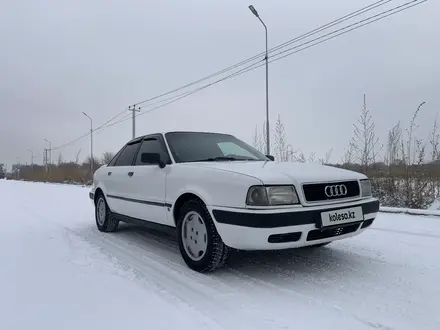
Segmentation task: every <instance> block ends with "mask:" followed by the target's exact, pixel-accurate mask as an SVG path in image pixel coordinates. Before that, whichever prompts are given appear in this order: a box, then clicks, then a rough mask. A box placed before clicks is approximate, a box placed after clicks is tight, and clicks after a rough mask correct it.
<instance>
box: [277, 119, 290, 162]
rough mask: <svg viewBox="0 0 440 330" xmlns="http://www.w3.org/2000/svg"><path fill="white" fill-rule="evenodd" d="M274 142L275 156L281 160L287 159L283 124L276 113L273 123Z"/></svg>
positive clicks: (286, 144)
mask: <svg viewBox="0 0 440 330" xmlns="http://www.w3.org/2000/svg"><path fill="white" fill-rule="evenodd" d="M274 142H275V156H276V157H277V158H278V160H280V161H282V162H285V161H287V160H288V159H289V154H288V148H287V146H288V143H287V137H286V132H285V130H284V124H283V123H282V122H281V116H280V115H278V118H277V121H276V124H275V136H274Z"/></svg>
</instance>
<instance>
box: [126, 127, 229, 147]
mask: <svg viewBox="0 0 440 330" xmlns="http://www.w3.org/2000/svg"><path fill="white" fill-rule="evenodd" d="M167 133H202V134H224V135H231V134H229V133H224V132H212V131H184V130H175V131H166V132H155V133H150V134H146V135H142V136H138V137H136V138H134V139H131V140H130V141H128V142H127V144H133V143H136V142H139V141H141V140H143V139H145V138H146V137H149V136H152V135H163V136H164V135H165V134H167Z"/></svg>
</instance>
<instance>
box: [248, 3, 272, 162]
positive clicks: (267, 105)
mask: <svg viewBox="0 0 440 330" xmlns="http://www.w3.org/2000/svg"><path fill="white" fill-rule="evenodd" d="M249 10H250V11H251V12H252V14H254V15H255V17H257V18H258V19H259V20H260V22H261V24H263V26H264V31H265V32H266V56H265V58H264V59H265V61H266V154H267V155H270V131H269V48H268V38H267V26H266V24H264V22H263V20H262V19H261V17H260V15H259V14H258V11H257V10H256V9H255V7H254V6H252V5H250V6H249Z"/></svg>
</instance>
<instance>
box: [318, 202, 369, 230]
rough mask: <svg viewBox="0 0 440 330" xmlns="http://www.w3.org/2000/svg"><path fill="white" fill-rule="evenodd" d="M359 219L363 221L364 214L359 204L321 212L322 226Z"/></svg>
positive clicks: (357, 220) (336, 224)
mask: <svg viewBox="0 0 440 330" xmlns="http://www.w3.org/2000/svg"><path fill="white" fill-rule="evenodd" d="M360 221H364V214H363V212H362V207H361V206H358V207H350V208H346V209H339V210H332V211H326V212H321V227H322V228H325V227H333V226H338V225H343V224H347V223H352V222H360Z"/></svg>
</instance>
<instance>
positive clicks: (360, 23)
mask: <svg viewBox="0 0 440 330" xmlns="http://www.w3.org/2000/svg"><path fill="white" fill-rule="evenodd" d="M390 1H391V0H387V1H386V2H384V3H383V4H385V3H388V2H390ZM427 1H428V0H411V1H408V2H406V3H404V4H402V5H399V6H396V7H393V8H391V9H389V10H386V11H383V12H381V13H379V14H376V15H373V16H370V17H368V18H366V19H363V20H361V21H358V22H356V23H353V24H350V25H347V26H344V27H342V28H340V29H337V30H335V31H332V32H330V33H327V34H325V35H323V36H320V37H317V38H315V39H312V40H309V41H307V42H304V43H302V44H300V45H297V46H295V47H291V48H289V49H286V50H283V51H280V52H278V53H276V54H274V55H273V56H271V57H275V58H274V59H272V60H270V61H269V62H270V63H271V62H275V61H278V60H281V59H283V58H285V57H288V56H291V55H293V54H296V53H298V52H300V51H303V50H306V49H308V48H311V47H313V46H316V45H318V44H321V43H323V42H325V41H328V40H331V39H334V38H336V37H338V36H340V35H343V34H346V33H348V32H351V31H353V30H356V29H358V28H360V27H363V26H366V25H369V24H371V23H374V22H376V21H379V20H382V19H384V18H386V17H389V16H391V15H394V14H397V13H399V12H401V11H404V10H407V9H410V8H412V7H414V6H418V5H421V4H422V3H424V2H427ZM382 2H383V0H382V1H379V2H376V3H374V4H372V5H370V6H367V7H364V8H362V9H360V10H357V11H356V12H353V13H352V14H349V15H345V16H344V17H348V18H347V19H350V18H353V17H355V16H357V15H359V14H361V13H364V12H366V11H368V10H371V9H373V8H371V7H372V6H375V7H374V8H377V7H378V6H379V5H383V4H382ZM365 8H370V9H368V10H366V9H365ZM355 13H357V15H355V16H353V15H354V14H355ZM384 14H386V15H384ZM344 17H342V18H340V19H337V20H335V21H333V22H337V21H340V22H342V21H345V20H347V19H344V20H342V19H343V18H344ZM373 18H374V19H373ZM333 22H331V23H328V24H326V25H324V26H328V25H331V24H333ZM340 22H339V23H340ZM333 25H335V24H333ZM333 25H332V26H333ZM324 26H323V27H324ZM347 29H348V30H347ZM315 30H319V31H318V32H320V31H322V27H321V28H318V29H315ZM315 30H313V31H315ZM344 30H346V31H344ZM338 32H340V33H338ZM310 33H311V32H309V33H307V34H304V35H307V36H309V35H312V34H310ZM315 33H317V32H315ZM332 34H335V35H333V36H331V35H332ZM304 35H303V36H304ZM325 37H328V38H325ZM300 38H302V36H300V37H297V38H295V39H292V40H300ZM322 38H325V39H323V40H320V39H322ZM292 40H290V41H288V42H285V43H283V44H282V45H287V44H289V43H290V44H291V43H293V42H292ZM317 40H320V41H318V42H315V43H313V42H314V41H317ZM304 45H308V46H306V47H303V48H301V47H302V46H304ZM282 47H284V46H281V45H279V46H276V47H274V48H273V49H280V48H282ZM298 48H299V49H298ZM294 49H296V50H295V51H293V52H291V51H292V50H294ZM271 52H273V50H271ZM286 53H287V54H286ZM282 54H284V55H283V56H280V55H282ZM261 55H264V53H262V54H261ZM261 55H256V56H255V57H253V58H251V59H252V60H254V59H256V58H258V56H261ZM246 61H247V62H249V61H250V59H248V60H245V61H242V62H240V63H238V64H236V65H234V66H231V67H229V68H226V69H223V70H221V71H218V73H214V74H212V75H210V76H207V77H205V78H202V79H199V80H198V81H196V82H193V83H190V84H187V85H185V86H182V87H180V88H177V89H175V90H173V91H170V92H167V93H163V94H161V95H158V96H156V97H153V98H150V99H148V100H144V101H142V102H139V103H136V105H138V104H143V103H146V102H148V101H150V100H155V99H158V98H160V97H162V96H165V95H169V94H171V93H173V92H176V91H178V90H181V89H184V88H186V87H188V86H191V85H194V84H196V83H198V82H200V81H203V80H206V79H209V78H211V77H214V76H216V75H218V74H219V72H226V71H230V68H233V67H238V66H239V64H242V63H245V62H246ZM261 61H262V60H261V59H260V60H259V61H258V62H256V63H253V64H251V65H249V66H247V67H245V68H243V69H240V70H238V71H236V72H234V73H232V74H229V75H228V76H226V77H223V78H221V79H218V80H216V81H214V82H211V83H209V84H207V85H204V86H202V87H199V88H196V89H194V90H191V91H187V92H184V93H181V94H178V95H175V96H173V97H169V98H167V99H164V100H160V101H157V102H155V103H153V104H149V105H144V106H142V107H141V108H145V107H148V106H152V105H154V104H158V103H162V102H166V101H169V102H166V103H164V104H161V105H159V106H157V107H154V108H152V109H149V110H146V111H143V112H141V113H139V114H138V115H137V116H141V115H144V114H147V113H150V112H152V111H155V110H157V109H160V108H162V107H165V106H167V105H169V104H171V103H174V102H176V101H178V100H180V99H182V98H185V97H188V96H190V95H192V94H195V93H197V92H199V91H201V90H203V89H206V88H208V87H210V86H213V85H215V84H217V83H220V82H222V81H224V80H227V79H231V78H234V77H236V76H238V75H242V74H245V73H247V72H249V71H253V70H255V69H258V68H259V67H261V66H263V65H264V64H259V63H260V62H261ZM208 77H209V78H208ZM124 112H126V109H124ZM124 112H120V113H119V114H117V115H116V116H114V117H112V118H111V119H110V120H108V121H107V122H106V123H104V124H103V125H101V126H99V127H98V128H96V129H95V130H94V131H98V130H101V131H102V130H103V129H105V128H108V127H111V126H114V125H117V124H119V123H121V122H123V121H126V120H128V119H129V117H130V114H128V115H125V116H124V117H123V118H122V119H120V120H118V121H116V122H113V123H110V122H111V121H112V120H114V119H115V118H116V117H118V116H120V115H121V114H123V113H124ZM88 135H90V132H89V133H86V134H84V135H82V136H80V137H78V138H76V139H74V140H72V141H69V142H67V143H65V144H63V145H61V146H57V147H55V148H52V150H57V149H61V148H64V147H65V146H67V145H70V144H72V143H75V142H77V141H78V140H81V139H83V138H85V137H87V136H88Z"/></svg>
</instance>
